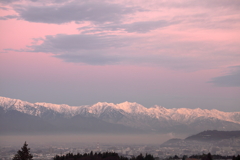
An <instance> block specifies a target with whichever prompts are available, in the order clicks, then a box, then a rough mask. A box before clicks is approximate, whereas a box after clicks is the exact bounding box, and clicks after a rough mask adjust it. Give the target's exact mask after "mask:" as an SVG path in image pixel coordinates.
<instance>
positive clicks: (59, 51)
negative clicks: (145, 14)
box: [21, 34, 131, 65]
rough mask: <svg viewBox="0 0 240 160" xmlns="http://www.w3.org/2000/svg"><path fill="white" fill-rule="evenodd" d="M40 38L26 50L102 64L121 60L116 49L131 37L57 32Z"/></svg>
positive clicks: (91, 63) (75, 61) (81, 61)
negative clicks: (38, 41) (41, 41)
mask: <svg viewBox="0 0 240 160" xmlns="http://www.w3.org/2000/svg"><path fill="white" fill-rule="evenodd" d="M42 40H43V43H42V44H40V45H31V46H28V47H29V48H30V50H28V51H30V52H44V53H52V54H54V57H57V58H60V59H63V60H64V61H66V62H74V63H85V64H90V65H104V64H115V63H118V62H120V61H122V59H123V56H121V54H119V52H118V51H116V50H119V48H122V47H126V46H128V45H129V40H131V38H125V37H121V36H118V37H116V36H114V35H98V34H94V35H85V34H73V35H66V34H58V35H56V36H46V37H45V39H42ZM25 51H26V50H25ZM21 52H22V51H21Z"/></svg>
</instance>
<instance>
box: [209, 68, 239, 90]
mask: <svg viewBox="0 0 240 160" xmlns="http://www.w3.org/2000/svg"><path fill="white" fill-rule="evenodd" d="M230 68H231V69H234V71H232V72H231V73H230V74H228V75H224V76H219V77H215V78H212V80H211V81H209V83H213V84H215V85H217V86H220V87H240V66H233V67H230Z"/></svg>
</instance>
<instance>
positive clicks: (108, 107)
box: [0, 97, 240, 125]
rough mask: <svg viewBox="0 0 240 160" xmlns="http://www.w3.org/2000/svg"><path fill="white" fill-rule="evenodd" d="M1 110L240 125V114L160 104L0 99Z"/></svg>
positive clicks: (31, 113) (67, 115) (39, 114)
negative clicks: (74, 103)
mask: <svg viewBox="0 0 240 160" xmlns="http://www.w3.org/2000/svg"><path fill="white" fill-rule="evenodd" d="M0 107H2V108H3V109H4V111H8V110H17V111H19V112H22V113H26V114H29V115H34V116H39V117H41V116H42V115H44V114H45V113H47V112H49V111H51V112H52V113H58V114H61V115H63V116H64V117H68V118H69V117H73V116H76V115H85V116H86V115H91V116H93V117H97V118H99V117H104V118H105V119H106V118H108V119H110V118H114V116H115V117H118V120H117V121H120V119H121V118H122V117H127V119H134V118H135V119H138V120H142V123H145V122H144V121H147V120H149V119H158V120H171V121H176V122H178V123H182V124H190V123H192V122H194V121H195V120H196V119H199V118H200V117H201V118H214V119H218V120H222V121H228V122H233V123H237V124H240V112H222V111H218V110H216V109H213V110H207V109H200V108H197V109H189V108H173V109H167V108H164V107H161V106H157V105H156V106H154V107H151V108H146V107H144V106H142V105H140V104H138V103H136V102H134V103H131V102H123V103H120V104H113V103H107V102H98V103H96V104H94V105H85V106H69V105H66V104H61V105H59V104H51V103H29V102H26V101H21V100H18V99H11V98H6V97H0ZM110 115H111V116H110ZM122 121H123V120H122ZM125 122H126V119H125V120H124V122H119V123H125ZM128 123H130V122H128ZM139 123H140V121H139ZM132 125H134V124H132Z"/></svg>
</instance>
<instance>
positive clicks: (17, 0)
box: [0, 0, 21, 5]
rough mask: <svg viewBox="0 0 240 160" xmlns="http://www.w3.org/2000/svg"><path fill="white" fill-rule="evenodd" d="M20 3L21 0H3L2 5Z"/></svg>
mask: <svg viewBox="0 0 240 160" xmlns="http://www.w3.org/2000/svg"><path fill="white" fill-rule="evenodd" d="M19 1H21V0H1V1H0V3H2V4H4V5H7V4H10V3H14V2H19Z"/></svg>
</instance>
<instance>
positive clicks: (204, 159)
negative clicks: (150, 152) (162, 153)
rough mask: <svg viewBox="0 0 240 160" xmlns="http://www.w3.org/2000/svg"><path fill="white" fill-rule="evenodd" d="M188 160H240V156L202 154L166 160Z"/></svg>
mask: <svg viewBox="0 0 240 160" xmlns="http://www.w3.org/2000/svg"><path fill="white" fill-rule="evenodd" d="M179 159H182V160H188V159H199V160H215V159H225V160H229V159H231V160H240V155H237V156H235V155H233V156H222V155H211V153H208V154H202V155H191V156H189V157H188V156H187V155H184V156H183V157H182V158H181V157H178V156H177V155H175V156H174V157H169V158H167V159H166V160H179Z"/></svg>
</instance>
